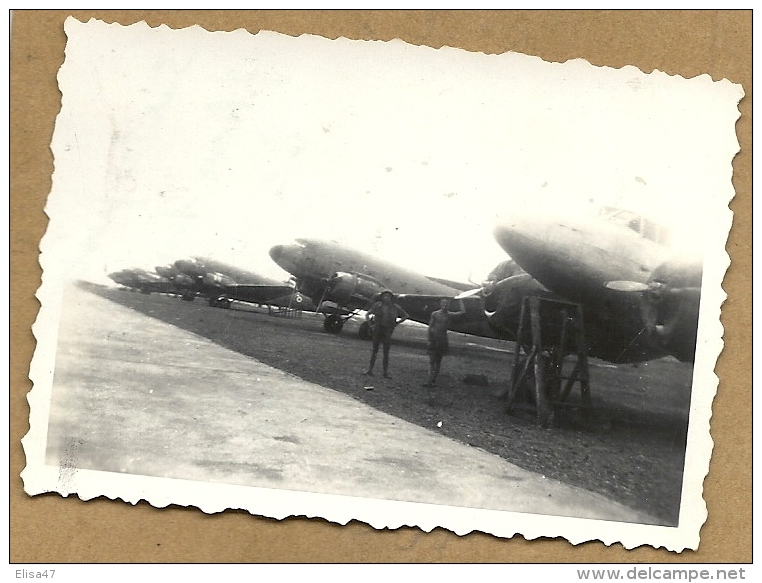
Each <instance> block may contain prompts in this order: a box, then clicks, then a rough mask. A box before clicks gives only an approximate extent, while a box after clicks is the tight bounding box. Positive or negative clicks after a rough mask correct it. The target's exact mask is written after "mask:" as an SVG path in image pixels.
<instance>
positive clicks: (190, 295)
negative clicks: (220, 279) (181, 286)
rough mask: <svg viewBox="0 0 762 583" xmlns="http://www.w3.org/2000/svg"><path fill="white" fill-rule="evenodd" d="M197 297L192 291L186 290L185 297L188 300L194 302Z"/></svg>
mask: <svg viewBox="0 0 762 583" xmlns="http://www.w3.org/2000/svg"><path fill="white" fill-rule="evenodd" d="M195 297H196V296H195V295H194V294H192V293H190V292H186V293H184V294H183V299H184V300H185V301H186V302H192V301H193V300H194V299H195Z"/></svg>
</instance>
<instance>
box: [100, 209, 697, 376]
mask: <svg viewBox="0 0 762 583" xmlns="http://www.w3.org/2000/svg"><path fill="white" fill-rule="evenodd" d="M494 236H495V240H496V241H497V243H498V244H499V245H500V246H501V247H502V248H503V249H504V250H505V252H506V253H507V255H508V256H509V258H507V259H506V261H504V262H503V263H501V264H500V265H499V266H497V267H496V268H495V269H494V270H493V272H492V274H491V275H490V278H489V280H488V281H487V282H485V283H484V284H483V285H481V286H475V285H473V284H471V283H461V282H455V281H449V280H445V279H441V278H435V277H427V276H424V275H421V274H419V273H416V272H413V271H411V270H408V269H405V268H403V267H400V266H398V265H395V264H393V263H391V262H388V261H384V260H382V259H380V258H378V257H375V256H372V255H369V254H366V253H362V252H359V251H357V250H355V249H351V248H348V247H346V246H343V245H340V244H338V243H336V242H329V241H323V240H318V239H308V238H302V239H297V240H296V241H295V242H293V243H290V244H281V245H275V246H274V247H272V248H271V249H270V257H271V258H272V259H273V261H275V263H277V264H278V265H279V266H280V267H282V268H283V269H284V270H286V271H287V272H289V273H290V274H291V275H292V277H293V279H292V281H291V282H288V283H283V282H276V281H274V280H270V279H268V278H264V277H262V276H259V275H257V274H254V273H251V272H246V271H243V270H240V269H237V268H235V267H233V266H230V265H227V264H224V263H221V262H216V261H213V260H209V259H198V258H196V259H193V260H185V261H176V262H175V263H174V264H173V265H172V266H167V267H165V268H157V274H158V276H161V277H162V279H163V280H164V281H165V282H170V283H171V284H172V285H174V286H175V289H176V290H181V293H183V295H184V297H186V298H188V299H190V298H192V297H195V295H204V296H206V297H208V298H210V303H211V304H212V305H222V306H226V305H229V302H230V301H231V300H241V301H249V302H254V303H262V304H264V303H276V304H278V305H287V306H291V307H294V306H296V307H300V308H302V309H308V310H317V311H319V312H321V313H322V314H323V315H324V317H325V320H324V327H325V329H326V330H327V331H329V332H332V333H339V332H341V330H342V328H343V326H344V323H345V322H346V321H347V320H348V319H349V318H352V317H353V316H354V315H355V314H357V313H358V312H359V311H362V310H365V309H367V308H368V307H369V306H370V304H371V302H372V301H373V299H374V297H375V296H376V295H377V294H379V293H380V292H381V291H383V290H386V289H388V290H391V291H393V292H394V293H395V295H396V296H397V299H396V301H397V303H399V304H400V306H402V307H403V308H404V309H405V311H407V312H408V314H409V315H410V318H411V319H412V320H415V321H418V322H422V323H427V322H428V320H429V317H430V315H431V313H432V312H433V311H434V310H436V309H438V307H439V302H440V300H441V299H442V298H458V299H461V300H462V301H463V304H464V306H465V313H464V314H463V315H461V316H459V317H457V318H454V319H453V320H452V329H453V330H455V331H459V332H464V333H467V334H474V335H478V336H485V337H492V338H504V339H508V340H516V334H517V328H518V323H519V317H520V314H521V307H522V302H523V299H524V297H526V296H527V295H537V294H540V295H544V296H546V297H554V298H560V299H565V300H568V301H571V302H575V303H577V304H579V305H581V307H582V310H583V314H584V324H585V329H586V341H587V344H588V354H589V355H590V356H594V357H598V358H601V359H604V360H608V361H611V362H617V363H623V362H638V361H644V360H649V359H653V358H659V357H662V356H666V355H673V356H675V357H676V358H678V359H680V360H683V361H692V360H693V359H694V355H695V348H696V333H697V328H698V312H699V300H700V288H701V279H702V268H703V266H702V262H701V261H700V260H698V259H687V258H684V257H678V258H674V257H672V256H671V252H670V250H669V248H668V246H667V245H666V244H665V240H666V230H665V229H663V228H662V227H661V226H660V225H658V224H657V223H655V222H653V221H651V220H649V219H647V218H646V217H644V216H641V215H639V214H637V213H634V212H629V211H624V210H621V209H612V208H607V209H604V210H603V211H602V212H601V214H600V215H598V216H595V217H585V218H574V217H570V216H563V217H552V216H548V215H545V216H540V215H537V216H532V217H527V216H519V215H514V216H512V217H510V218H509V219H507V220H505V221H502V222H500V223H499V224H498V225H497V226H496V228H495V231H494ZM126 271H127V270H125V271H122V272H118V273H117V274H112V275H111V276H112V279H114V280H115V281H117V282H118V283H123V282H124V281H125V277H126V276H125V273H126ZM134 275H135V278H136V282H137V284H136V285H133V287H139V288H140V289H141V290H144V291H145V290H148V291H160V289H159V288H160V286H159V283H158V282H154V281H152V277H149V276H148V275H147V274H146V273H142V274H134ZM117 276H118V277H119V279H117ZM120 280H121V281H120ZM125 285H131V284H125ZM360 335H361V336H363V337H367V336H368V335H369V330H368V328H367V324H363V325H361V327H360Z"/></svg>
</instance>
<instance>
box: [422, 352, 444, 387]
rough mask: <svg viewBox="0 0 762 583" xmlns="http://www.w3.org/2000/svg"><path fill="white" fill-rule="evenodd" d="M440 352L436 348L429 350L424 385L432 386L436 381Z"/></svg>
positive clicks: (440, 358)
mask: <svg viewBox="0 0 762 583" xmlns="http://www.w3.org/2000/svg"><path fill="white" fill-rule="evenodd" d="M441 363H442V354H441V353H440V352H439V351H437V350H429V380H428V381H426V382H425V383H423V386H425V387H433V386H434V385H435V384H436V383H437V375H439V366H440V365H441Z"/></svg>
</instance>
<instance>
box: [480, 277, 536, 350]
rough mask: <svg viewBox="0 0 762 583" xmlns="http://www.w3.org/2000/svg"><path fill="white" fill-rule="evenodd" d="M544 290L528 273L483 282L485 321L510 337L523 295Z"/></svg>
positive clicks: (513, 334) (512, 334)
mask: <svg viewBox="0 0 762 583" xmlns="http://www.w3.org/2000/svg"><path fill="white" fill-rule="evenodd" d="M544 291H546V290H545V288H544V287H543V286H542V284H540V282H538V281H537V280H536V279H533V278H532V276H531V275H529V274H528V273H521V274H518V275H513V276H511V277H507V278H505V279H503V280H501V281H497V282H487V283H485V284H484V285H483V287H482V291H481V293H480V295H481V298H482V303H483V306H484V313H485V315H486V316H487V321H488V322H489V324H490V326H491V327H492V328H493V329H494V330H496V331H499V332H500V333H501V334H504V335H507V336H508V337H509V338H512V337H513V336H515V334H516V323H517V322H518V321H519V316H520V314H521V304H522V301H523V299H524V296H526V295H527V294H530V293H540V292H544Z"/></svg>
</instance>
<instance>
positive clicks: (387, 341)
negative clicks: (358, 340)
mask: <svg viewBox="0 0 762 583" xmlns="http://www.w3.org/2000/svg"><path fill="white" fill-rule="evenodd" d="M371 316H373V317H374V323H373V352H371V355H370V364H369V365H368V370H366V371H365V372H364V373H363V374H365V375H370V376H373V366H374V365H375V364H376V355H377V354H378V347H379V345H380V344H382V343H383V345H384V378H385V379H388V378H389V349H390V348H391V344H392V332H393V331H394V329H395V328H396V327H397V326H398V325H399V324H402V322H404V321H405V320H407V319H408V318H409V316H408V313H407V312H406V311H405V310H403V309H402V308H401V307H400V306H399V305H397V304H395V303H394V294H393V293H392V292H391V291H389V290H384V291H383V292H381V297H380V299H379V300H378V301H377V302H374V304H373V305H372V306H371V308H370V309H369V310H368V312H367V313H366V314H365V320H366V321H367V320H369V319H370V317H371Z"/></svg>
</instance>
